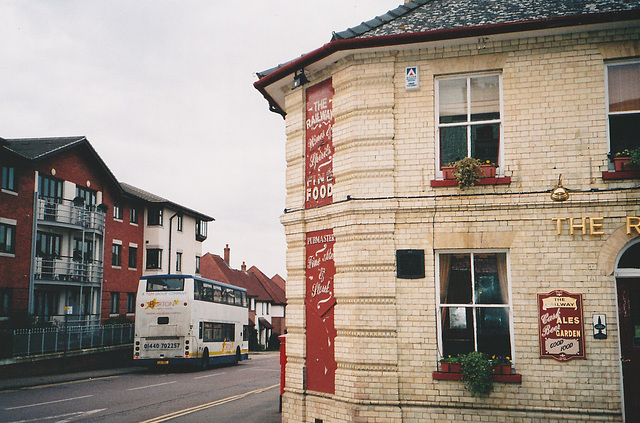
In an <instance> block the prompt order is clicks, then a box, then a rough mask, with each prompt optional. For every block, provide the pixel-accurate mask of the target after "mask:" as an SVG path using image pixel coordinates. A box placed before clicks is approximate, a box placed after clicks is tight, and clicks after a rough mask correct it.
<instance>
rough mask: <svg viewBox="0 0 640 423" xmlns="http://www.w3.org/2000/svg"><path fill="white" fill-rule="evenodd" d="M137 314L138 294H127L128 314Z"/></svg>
mask: <svg viewBox="0 0 640 423" xmlns="http://www.w3.org/2000/svg"><path fill="white" fill-rule="evenodd" d="M135 312H136V293H135V292H127V314H132V313H135Z"/></svg>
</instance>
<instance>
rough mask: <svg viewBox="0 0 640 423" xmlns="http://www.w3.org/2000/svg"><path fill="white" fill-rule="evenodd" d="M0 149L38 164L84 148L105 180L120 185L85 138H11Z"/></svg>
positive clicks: (5, 140)
mask: <svg viewBox="0 0 640 423" xmlns="http://www.w3.org/2000/svg"><path fill="white" fill-rule="evenodd" d="M0 147H2V148H4V149H6V150H8V151H9V152H11V153H13V154H16V155H18V156H20V157H22V158H24V159H27V160H30V161H33V162H38V161H40V160H44V159H47V158H49V157H52V156H55V155H56V154H60V153H62V152H64V151H67V150H69V149H72V148H76V147H84V148H86V151H88V152H89V155H90V156H91V157H93V159H94V160H96V162H97V163H98V165H99V167H100V168H102V170H104V172H105V173H106V175H107V178H108V179H109V180H111V182H112V183H113V184H114V185H115V186H116V187H117V188H118V189H120V190H121V189H122V188H121V187H120V183H119V182H118V180H117V179H116V177H115V176H114V175H113V173H112V172H111V170H109V168H108V167H107V165H106V163H105V162H104V161H103V160H102V158H100V156H99V155H98V153H97V152H96V150H95V149H94V148H93V146H92V145H91V144H90V143H89V140H87V137H84V136H76V137H54V138H13V139H4V140H3V142H2V143H1V144H0Z"/></svg>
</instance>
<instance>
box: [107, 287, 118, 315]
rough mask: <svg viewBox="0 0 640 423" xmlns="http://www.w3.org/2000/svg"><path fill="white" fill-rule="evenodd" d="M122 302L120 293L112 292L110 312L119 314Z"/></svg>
mask: <svg viewBox="0 0 640 423" xmlns="http://www.w3.org/2000/svg"><path fill="white" fill-rule="evenodd" d="M119 302H120V294H119V293H117V292H112V293H111V303H110V304H109V313H111V314H118V307H119V305H120V304H119Z"/></svg>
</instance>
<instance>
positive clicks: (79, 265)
mask: <svg viewBox="0 0 640 423" xmlns="http://www.w3.org/2000/svg"><path fill="white" fill-rule="evenodd" d="M102 268H103V266H102V262H99V261H90V262H87V261H79V260H74V259H73V258H72V257H57V258H45V257H36V265H35V270H34V279H36V280H40V281H59V282H77V283H87V284H100V282H101V281H102Z"/></svg>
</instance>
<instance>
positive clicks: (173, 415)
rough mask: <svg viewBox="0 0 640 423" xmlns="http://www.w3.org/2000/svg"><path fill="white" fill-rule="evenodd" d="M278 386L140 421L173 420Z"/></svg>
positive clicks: (153, 422)
mask: <svg viewBox="0 0 640 423" xmlns="http://www.w3.org/2000/svg"><path fill="white" fill-rule="evenodd" d="M278 386H280V384H279V383H278V384H276V385H271V386H267V387H266V388H260V389H256V390H253V391H249V392H245V393H244V394H239V395H234V396H232V397H228V398H223V399H219V400H217V401H213V402H209V403H207V404H201V405H197V406H195V407H191V408H186V409H184V410H180V411H174V412H173V413H169V414H165V415H164V416H159V417H156V418H154V419H151V420H145V421H143V422H140V423H160V422H166V421H167V420H172V419H175V418H178V417H182V416H186V415H187V414H191V413H197V412H198V411H202V410H206V409H207V408H211V407H216V406H218V405H222V404H226V403H228V402H232V401H236V400H239V399H241V398H244V397H247V396H249V395H253V394H259V393H261V392H264V391H268V390H269V389H273V388H276V387H278Z"/></svg>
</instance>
